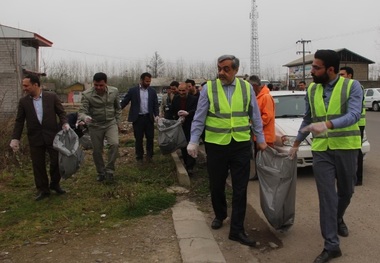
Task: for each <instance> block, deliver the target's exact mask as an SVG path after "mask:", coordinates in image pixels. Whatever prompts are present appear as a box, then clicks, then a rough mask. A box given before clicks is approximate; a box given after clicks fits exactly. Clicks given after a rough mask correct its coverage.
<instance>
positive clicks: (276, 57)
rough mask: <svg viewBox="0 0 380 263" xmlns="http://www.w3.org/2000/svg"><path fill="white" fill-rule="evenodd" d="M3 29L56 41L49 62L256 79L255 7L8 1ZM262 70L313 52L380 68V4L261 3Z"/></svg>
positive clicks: (160, 0)
mask: <svg viewBox="0 0 380 263" xmlns="http://www.w3.org/2000/svg"><path fill="white" fill-rule="evenodd" d="M0 3H1V8H0V24H3V25H6V26H11V27H16V28H20V29H23V30H28V31H32V32H35V33H38V34H40V35H41V36H43V37H45V38H46V39H48V40H50V41H52V42H53V47H51V48H41V49H40V50H41V52H42V56H44V58H45V59H54V60H58V59H70V58H73V59H80V60H85V61H102V60H108V61H113V60H120V61H126V62H136V61H146V60H149V59H150V57H152V56H153V54H154V52H155V51H157V52H158V54H159V55H160V56H161V57H162V58H163V60H164V61H172V62H175V61H177V60H179V59H182V60H184V61H188V62H189V63H193V62H201V61H204V62H214V61H215V59H216V58H217V57H218V56H220V55H223V54H233V55H235V56H237V57H238V58H240V59H241V68H243V69H242V70H243V71H244V72H242V73H249V64H250V63H249V61H250V41H251V40H250V39H251V21H250V19H249V17H250V12H251V0H108V1H100V0H91V1H84V0H83V1H81V0H75V1H74V0H65V1H58V0H56V1H53V0H34V1H27V0H0ZM256 4H257V11H258V13H259V18H258V32H259V50H260V64H261V68H262V69H265V68H268V67H271V68H274V70H276V71H277V70H282V71H284V69H282V65H284V64H286V63H288V62H290V61H292V60H295V59H297V58H299V57H300V56H301V55H297V54H296V52H297V51H302V45H300V44H296V42H297V41H298V40H301V39H303V40H311V42H310V43H308V44H307V45H306V46H305V48H306V51H311V52H312V53H314V52H315V51H316V50H317V49H325V48H329V49H338V48H347V49H349V50H351V51H353V52H355V53H357V54H359V55H362V56H364V57H366V58H368V59H371V60H373V61H375V62H376V63H380V15H379V10H380V1H378V0H361V1H354V0H319V1H307V0H288V1H284V0H256Z"/></svg>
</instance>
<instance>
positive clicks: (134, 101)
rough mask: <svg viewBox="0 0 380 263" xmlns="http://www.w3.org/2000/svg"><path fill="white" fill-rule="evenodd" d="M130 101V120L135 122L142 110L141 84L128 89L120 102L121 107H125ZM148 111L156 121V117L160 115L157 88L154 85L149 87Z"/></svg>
mask: <svg viewBox="0 0 380 263" xmlns="http://www.w3.org/2000/svg"><path fill="white" fill-rule="evenodd" d="M129 102H131V108H130V109H129V115H128V121H129V122H135V121H136V120H137V118H138V117H139V111H140V102H141V100H140V86H137V87H133V88H130V89H129V90H128V92H127V94H125V96H124V99H123V100H122V101H121V103H120V106H121V108H122V109H124V107H125V106H127V105H128V103H129ZM148 111H149V115H150V119H151V120H152V121H154V117H155V116H158V98H157V93H156V90H155V89H153V88H152V87H148Z"/></svg>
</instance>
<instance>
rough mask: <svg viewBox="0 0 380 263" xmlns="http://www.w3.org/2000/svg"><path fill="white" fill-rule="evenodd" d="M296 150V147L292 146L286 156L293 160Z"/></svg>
mask: <svg viewBox="0 0 380 263" xmlns="http://www.w3.org/2000/svg"><path fill="white" fill-rule="evenodd" d="M297 152H298V147H292V148H290V150H289V152H288V157H289V159H290V160H293V159H294V158H296V157H297Z"/></svg>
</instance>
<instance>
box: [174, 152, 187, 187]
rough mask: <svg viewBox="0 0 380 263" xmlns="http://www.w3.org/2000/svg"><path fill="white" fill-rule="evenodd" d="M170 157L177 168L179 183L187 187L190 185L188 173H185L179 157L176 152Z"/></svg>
mask: <svg viewBox="0 0 380 263" xmlns="http://www.w3.org/2000/svg"><path fill="white" fill-rule="evenodd" d="M172 158H173V160H174V163H175V166H176V168H177V177H178V183H179V185H181V186H185V187H189V186H190V178H189V175H188V174H187V171H186V169H185V167H184V166H183V164H182V161H181V160H180V159H179V157H178V154H177V152H173V153H172Z"/></svg>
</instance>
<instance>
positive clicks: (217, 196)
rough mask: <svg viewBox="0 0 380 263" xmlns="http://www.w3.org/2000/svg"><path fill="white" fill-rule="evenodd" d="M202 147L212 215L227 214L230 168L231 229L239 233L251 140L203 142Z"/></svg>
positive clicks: (242, 225) (224, 215)
mask: <svg viewBox="0 0 380 263" xmlns="http://www.w3.org/2000/svg"><path fill="white" fill-rule="evenodd" d="M205 149H206V154H207V171H208V174H209V180H210V191H211V201H212V207H213V209H214V213H215V217H216V218H218V219H225V218H226V217H227V201H226V194H225V186H226V179H227V177H228V171H230V173H231V181H232V191H233V193H232V213H231V227H230V233H231V234H238V233H240V232H243V231H244V219H245V213H246V206H247V186H248V181H249V171H250V159H251V153H252V151H251V142H250V141H246V142H236V141H234V140H232V141H231V143H230V144H228V145H217V144H212V143H206V142H205Z"/></svg>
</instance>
